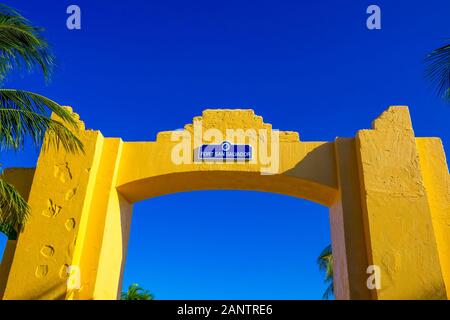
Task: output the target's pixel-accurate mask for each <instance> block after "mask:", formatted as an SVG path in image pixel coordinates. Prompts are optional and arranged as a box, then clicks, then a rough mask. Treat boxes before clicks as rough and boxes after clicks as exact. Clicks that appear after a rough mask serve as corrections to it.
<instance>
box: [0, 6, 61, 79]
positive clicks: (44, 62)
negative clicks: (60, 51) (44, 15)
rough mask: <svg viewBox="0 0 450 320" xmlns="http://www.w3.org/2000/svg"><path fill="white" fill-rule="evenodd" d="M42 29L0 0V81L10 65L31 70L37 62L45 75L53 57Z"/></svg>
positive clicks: (52, 64)
mask: <svg viewBox="0 0 450 320" xmlns="http://www.w3.org/2000/svg"><path fill="white" fill-rule="evenodd" d="M42 32H43V29H42V28H39V27H35V26H33V25H31V23H30V21H28V20H27V19H26V18H24V17H23V16H22V15H21V14H20V13H19V12H17V11H16V10H14V9H12V8H10V7H8V6H6V5H3V4H0V81H1V80H3V79H4V78H5V76H6V75H7V73H8V72H9V71H10V70H11V69H13V68H14V67H17V68H19V69H23V68H25V69H27V70H29V71H31V70H32V69H33V68H34V67H36V66H37V67H39V68H40V69H41V70H42V72H43V74H44V76H45V77H46V79H48V78H49V76H50V74H51V71H52V69H53V67H54V63H55V58H54V56H53V55H52V54H51V52H50V49H49V45H48V43H47V41H46V40H45V39H44V38H43V37H42Z"/></svg>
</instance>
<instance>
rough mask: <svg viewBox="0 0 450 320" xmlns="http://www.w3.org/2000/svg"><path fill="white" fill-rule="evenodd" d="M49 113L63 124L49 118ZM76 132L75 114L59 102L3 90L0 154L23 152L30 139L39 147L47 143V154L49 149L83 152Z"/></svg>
mask: <svg viewBox="0 0 450 320" xmlns="http://www.w3.org/2000/svg"><path fill="white" fill-rule="evenodd" d="M47 110H51V111H52V112H53V113H54V114H55V115H57V116H58V117H59V118H60V119H61V120H62V122H61V121H58V120H54V119H51V118H50V117H48V116H47V115H46V113H47V112H48V111H47ZM69 128H72V129H73V131H71V130H70V129H69ZM77 129H78V124H77V120H76V119H75V117H74V116H73V114H72V113H71V112H70V111H69V110H67V109H65V108H63V107H61V106H59V105H58V104H57V103H56V102H54V101H52V100H50V99H48V98H45V97H43V96H40V95H38V94H35V93H31V92H27V91H21V90H11V89H0V148H1V150H7V149H14V150H21V149H23V147H24V145H25V140H26V138H27V137H30V138H31V141H32V142H33V143H34V144H35V145H36V146H39V145H41V143H42V142H45V144H44V145H43V148H44V150H46V149H47V148H48V147H49V146H50V145H52V146H54V147H56V149H59V146H60V145H62V147H63V148H64V149H65V150H66V151H68V152H71V153H76V152H78V151H83V144H82V142H81V141H80V140H79V139H78V138H77V136H76V134H75V133H76V131H77ZM74 132H75V133H74ZM46 136H47V139H45V140H44V138H45V137H46Z"/></svg>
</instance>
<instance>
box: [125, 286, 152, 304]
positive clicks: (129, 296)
mask: <svg viewBox="0 0 450 320" xmlns="http://www.w3.org/2000/svg"><path fill="white" fill-rule="evenodd" d="M153 299H154V296H153V295H152V294H151V293H150V291H148V290H145V289H144V288H142V287H140V286H139V285H138V284H137V283H133V284H132V285H130V286H129V287H128V291H126V292H122V294H121V300H153Z"/></svg>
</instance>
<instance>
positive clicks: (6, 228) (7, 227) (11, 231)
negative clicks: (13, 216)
mask: <svg viewBox="0 0 450 320" xmlns="http://www.w3.org/2000/svg"><path fill="white" fill-rule="evenodd" d="M0 232H1V233H3V234H5V235H6V236H7V237H8V240H17V230H16V228H14V226H13V225H11V224H7V223H0Z"/></svg>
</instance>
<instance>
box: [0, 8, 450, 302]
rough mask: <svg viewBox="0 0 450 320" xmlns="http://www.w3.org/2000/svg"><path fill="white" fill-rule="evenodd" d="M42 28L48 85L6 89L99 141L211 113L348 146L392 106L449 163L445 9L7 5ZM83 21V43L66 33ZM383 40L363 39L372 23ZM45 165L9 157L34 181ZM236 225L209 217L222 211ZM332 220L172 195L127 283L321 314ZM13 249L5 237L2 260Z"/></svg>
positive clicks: (138, 226)
mask: <svg viewBox="0 0 450 320" xmlns="http://www.w3.org/2000/svg"><path fill="white" fill-rule="evenodd" d="M6 3H7V4H9V5H12V6H14V7H16V8H17V9H19V10H20V11H21V12H22V13H23V14H24V15H25V16H26V17H28V18H29V19H31V20H32V21H33V22H34V23H35V24H38V25H41V26H44V27H45V28H46V29H47V31H46V36H47V37H48V39H49V41H50V43H51V44H52V45H53V48H54V52H55V53H56V55H57V58H58V65H59V67H58V69H57V70H56V73H55V76H54V78H53V81H52V82H51V83H50V84H48V85H46V84H45V83H44V81H42V79H41V77H40V76H39V74H33V75H26V74H25V75H24V74H22V75H18V74H14V75H12V76H11V77H10V78H9V79H10V80H9V81H8V82H7V84H6V86H7V87H13V88H20V89H27V90H32V91H35V92H39V93H41V94H44V95H46V96H48V97H51V98H52V99H54V100H56V101H58V102H59V103H61V104H65V105H71V106H73V107H74V109H75V110H76V111H77V112H78V113H79V114H80V115H81V117H82V119H83V120H84V121H85V122H86V124H87V126H88V127H89V128H93V129H99V130H101V131H102V133H103V134H104V135H105V136H114V137H116V136H117V137H122V138H123V139H124V140H126V141H136V140H154V139H155V135H156V133H157V132H159V131H162V130H170V129H176V128H180V127H182V126H183V125H184V124H185V123H189V122H190V121H191V119H192V117H193V116H196V115H200V114H201V111H202V110H203V109H205V108H253V109H254V110H255V111H256V113H258V114H259V115H262V116H263V117H264V119H265V121H266V122H270V123H272V124H273V126H274V128H278V129H281V130H295V131H299V132H300V136H301V139H302V140H304V141H308V140H324V141H325V140H330V141H331V140H333V139H334V138H335V137H336V136H341V137H350V136H354V134H355V132H356V130H358V129H362V128H369V126H370V123H371V121H372V120H373V119H374V118H375V117H376V116H377V115H379V114H380V113H381V112H382V111H383V110H384V109H386V108H387V107H388V106H389V105H396V104H397V105H408V106H409V107H410V111H411V114H412V118H413V123H414V128H415V131H416V134H417V135H419V136H439V137H441V138H442V139H443V141H444V145H445V147H446V149H447V150H450V147H449V143H450V129H449V125H448V123H449V119H450V108H449V106H446V105H444V103H443V102H441V101H440V100H439V99H437V98H436V97H435V96H434V95H433V93H432V92H431V90H430V88H429V86H428V84H427V82H426V81H425V80H424V78H423V63H422V61H423V58H424V56H425V55H426V54H427V52H429V51H430V50H432V49H433V48H436V47H438V46H439V45H441V44H443V40H444V39H445V38H450V20H449V13H450V2H449V1H448V0H428V1H406V0H397V1H373V2H372V1H370V2H369V1H355V0H341V1H330V0H327V1H325V0H317V1H292V2H287V1H280V0H278V1H261V0H259V1H245V2H244V1H234V0H231V1H211V0H209V1H189V2H186V1H159V2H156V1H144V0H141V1H137V0H128V1H120V2H119V1H106V0H89V1H87V0H75V1H62V0H59V1H50V0H40V1H29V0H14V1H6ZM70 4H77V5H79V6H80V7H81V10H82V30H80V31H69V30H68V29H67V28H66V26H65V21H66V17H67V15H66V8H67V6H68V5H70ZM370 4H377V5H379V6H380V7H381V10H382V30H378V31H370V30H368V29H367V28H366V23H365V21H366V18H367V15H366V13H365V12H366V8H367V6H368V5H370ZM36 156H37V152H36V150H34V149H29V150H27V152H25V153H22V154H20V155H12V154H2V156H1V163H2V164H3V165H4V166H5V167H10V166H34V163H35V161H36ZM224 198H225V199H229V201H230V203H234V204H239V207H238V210H236V211H235V212H230V211H228V212H226V213H225V212H213V211H211V210H208V209H199V206H200V205H201V206H204V207H211V206H213V205H214V204H215V203H217V202H223V199H224ZM329 238H330V237H329V223H328V216H327V209H326V208H324V207H321V206H319V205H317V204H313V203H310V202H307V201H305V200H302V199H295V198H290V197H285V196H280V195H273V194H263V193H257V192H239V191H210V192H195V193H186V194H172V195H168V196H164V197H160V198H155V199H149V200H147V201H144V202H141V203H138V204H136V206H135V210H134V216H133V224H132V234H131V240H130V247H129V257H128V260H127V267H126V274H125V284H126V285H128V284H130V283H132V282H138V283H139V284H141V285H142V286H144V287H146V288H148V289H150V290H152V291H153V292H154V293H155V295H156V297H157V298H159V299H168V298H174V299H178V298H180V299H181V298H185V299H195V298H198V299H203V298H210V299H216V298H224V299H228V298H230V299H231V298H235V299H240V298H249V299H250V298H254V299H257V298H267V299H269V298H270V299H282V298H283V299H303V298H309V299H315V298H320V297H321V294H322V292H323V290H324V285H323V283H322V278H321V277H322V276H321V274H320V273H319V272H318V271H317V267H316V264H315V260H316V257H317V255H318V253H319V252H320V251H321V250H322V248H323V247H324V246H325V245H327V244H328V243H329V241H330V240H329ZM3 244H4V238H2V240H1V242H0V245H3Z"/></svg>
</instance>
